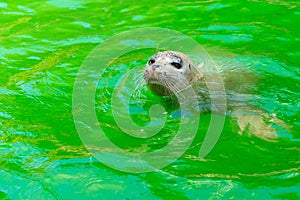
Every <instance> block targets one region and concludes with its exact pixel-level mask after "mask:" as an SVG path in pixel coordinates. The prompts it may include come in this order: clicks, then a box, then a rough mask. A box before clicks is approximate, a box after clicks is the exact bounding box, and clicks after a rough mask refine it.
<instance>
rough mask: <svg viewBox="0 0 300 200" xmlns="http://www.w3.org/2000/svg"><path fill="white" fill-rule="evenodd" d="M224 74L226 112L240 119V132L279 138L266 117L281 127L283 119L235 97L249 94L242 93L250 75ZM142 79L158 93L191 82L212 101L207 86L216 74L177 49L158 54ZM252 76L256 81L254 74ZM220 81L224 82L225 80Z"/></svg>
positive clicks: (202, 97)
mask: <svg viewBox="0 0 300 200" xmlns="http://www.w3.org/2000/svg"><path fill="white" fill-rule="evenodd" d="M221 76H222V78H223V80H224V88H225V90H226V99H227V105H228V107H227V109H228V112H226V113H230V115H231V117H232V118H234V119H235V120H236V121H237V125H238V127H239V131H238V132H239V134H242V133H244V132H246V131H248V132H249V131H250V132H251V133H253V134H255V135H256V136H257V137H259V138H262V139H265V140H269V141H274V140H275V139H276V134H274V133H275V132H276V131H275V130H274V129H273V128H272V127H271V125H270V124H268V123H266V120H265V119H268V120H269V121H272V122H275V123H277V124H279V125H281V126H282V127H284V126H285V125H284V122H282V121H281V120H279V119H277V118H276V117H274V116H273V115H269V114H268V113H267V112H265V111H263V110H261V109H259V108H256V107H254V106H252V105H250V104H249V103H248V102H247V99H244V100H242V103H241V102H240V100H232V99H240V98H239V97H245V96H247V95H245V94H241V93H240V92H241V91H242V92H243V91H245V90H247V88H249V87H248V84H249V83H248V82H247V81H245V80H246V79H247V78H246V76H244V74H239V73H235V72H233V71H224V73H223V72H221ZM237 77H238V78H237ZM143 78H144V80H145V82H146V84H147V86H148V88H149V89H150V90H151V91H152V92H153V93H154V94H156V95H158V96H171V95H173V94H175V93H178V92H180V91H182V90H184V89H185V88H187V87H189V86H191V85H193V86H195V85H196V87H194V88H195V90H197V91H202V92H201V94H200V93H199V94H200V95H199V97H200V101H199V102H200V104H201V102H205V103H207V102H210V98H211V95H210V93H209V90H208V88H207V87H206V85H207V82H214V80H213V79H214V75H211V74H209V75H207V74H206V71H205V70H202V69H201V67H200V66H196V65H195V64H194V62H193V61H192V59H191V58H189V57H188V56H187V55H185V54H184V53H181V52H176V51H163V52H158V53H156V54H155V55H153V56H152V57H151V58H150V59H149V60H148V62H147V64H146V67H145V69H144V72H143ZM207 79H208V80H207ZM249 79H250V80H251V81H252V82H253V78H252V77H251V76H250V78H249ZM243 81H244V82H243ZM251 81H249V82H251ZM220 84H223V82H222V83H220ZM203 91H204V92H203ZM227 92H228V94H227ZM235 92H236V95H235V96H236V97H234V98H232V94H233V93H235ZM223 114H224V113H223Z"/></svg>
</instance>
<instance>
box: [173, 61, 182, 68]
mask: <svg viewBox="0 0 300 200" xmlns="http://www.w3.org/2000/svg"><path fill="white" fill-rule="evenodd" d="M171 65H173V66H174V67H175V68H176V69H181V68H182V65H181V64H180V63H177V62H171Z"/></svg>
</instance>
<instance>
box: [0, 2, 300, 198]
mask: <svg viewBox="0 0 300 200" xmlns="http://www.w3.org/2000/svg"><path fill="white" fill-rule="evenodd" d="M299 6H300V3H299V2H298V1H276V0H272V1H271V0H268V1H264V2H263V1H245V0H243V1H239V2H230V1H199V2H193V1H190V2H189V1H185V2H182V1H172V2H170V1H151V2H150V1H138V2H134V1H98V2H97V1H92V0H91V1H89V0H86V1H85V0H74V1H58V0H48V1H37V2H34V1H28V0H25V1H0V13H1V18H0V22H1V23H0V69H1V76H0V105H1V107H0V180H1V181H0V199H171V198H173V199H229V198H231V199H249V198H252V199H299V198H300V174H299V173H300V104H299V97H300V84H299V80H300V68H299V67H300V65H299V64H300V26H299V22H300V8H299ZM142 27H161V28H168V29H172V30H175V31H179V32H181V33H182V34H185V35H187V36H189V37H191V38H193V39H194V40H196V41H197V42H198V43H199V44H201V45H202V46H203V47H204V48H205V49H206V50H207V51H208V52H209V54H210V55H212V57H213V58H214V59H216V60H219V61H220V62H221V63H223V65H231V66H236V67H238V68H247V69H251V71H252V72H253V73H255V74H256V76H257V77H258V81H257V83H256V84H255V85H254V86H253V88H252V89H253V90H254V91H255V92H254V93H253V94H252V95H253V96H254V97H255V98H253V99H252V102H251V104H253V105H255V106H256V107H257V108H259V109H262V110H264V111H265V112H266V113H269V114H270V115H275V114H276V116H277V118H278V119H280V120H281V121H282V123H284V124H285V126H284V128H282V127H281V128H280V127H279V126H280V125H276V123H273V124H272V126H273V127H274V129H275V130H277V132H276V133H275V135H276V136H277V137H276V139H275V140H267V139H265V138H261V137H257V135H255V134H251V133H250V132H247V131H246V132H243V133H242V134H239V130H238V126H237V122H236V120H235V119H233V118H232V117H231V116H227V117H226V120H225V125H224V128H223V131H222V134H221V137H220V139H219V140H218V142H217V144H216V146H215V147H214V148H213V150H212V151H211V152H210V153H209V154H208V155H207V156H206V157H205V158H204V159H199V158H198V152H199V149H200V147H201V143H202V141H203V137H204V134H203V131H205V130H206V129H207V127H208V124H209V122H210V114H209V113H207V114H202V115H201V127H200V128H199V131H198V134H197V136H196V138H195V141H194V142H193V144H192V145H191V146H190V148H189V149H188V150H187V151H186V153H184V155H183V156H181V158H180V159H178V160H177V161H175V162H174V163H172V164H171V165H169V166H167V167H165V168H163V169H160V170H157V171H155V172H149V173H141V174H131V173H124V172H120V171H117V170H115V169H111V168H109V167H107V166H106V165H104V164H102V163H101V162H99V161H98V160H97V159H95V158H94V157H93V156H92V154H91V153H90V152H89V151H88V150H87V149H86V148H85V146H84V144H83V142H82V141H81V139H80V137H79V135H78V133H77V130H76V128H75V123H74V120H73V115H72V92H73V84H74V82H75V78H76V76H77V72H78V70H79V68H80V66H81V64H82V63H83V61H84V60H85V58H86V56H87V55H88V54H89V53H90V52H91V51H92V50H93V49H94V48H95V47H96V46H97V45H98V44H100V43H102V42H103V41H105V40H107V39H109V38H110V37H112V36H114V35H116V34H118V33H121V32H123V31H126V30H132V29H136V28H142ZM153 52H156V50H155V49H152V50H151V49H150V50H149V49H147V50H145V51H143V50H141V51H137V52H133V53H132V54H127V55H125V56H124V58H123V59H122V58H120V59H117V60H116V61H115V62H114V63H112V65H111V67H110V68H109V69H111V70H110V71H107V73H106V74H105V75H103V76H104V78H103V79H101V81H99V84H98V86H97V92H96V98H95V100H96V104H95V110H96V112H97V116H98V120H99V124H100V125H101V127H102V128H103V130H104V131H106V134H107V135H110V136H109V137H110V138H111V139H112V140H113V141H114V142H115V143H116V144H118V145H119V146H120V147H122V148H127V147H128V148H130V147H132V148H140V149H143V148H146V150H147V148H149V146H150V149H159V148H161V147H162V146H163V145H165V143H166V142H168V140H169V139H170V137H171V136H172V135H174V134H175V133H176V130H177V129H178V124H177V122H176V119H175V121H174V120H173V121H172V123H171V124H167V125H166V128H165V129H163V132H162V133H160V134H159V135H158V137H159V138H152V139H151V140H146V142H145V143H144V144H142V143H141V144H140V143H138V144H137V140H136V139H133V138H130V137H125V136H119V137H118V134H120V130H119V129H118V127H117V125H116V123H115V121H114V118H113V115H112V111H111V106H110V105H111V104H110V100H111V99H110V98H111V94H112V91H113V89H114V85H115V84H116V83H117V81H118V78H119V77H120V74H122V73H123V72H124V71H125V70H126V69H127V68H134V67H135V66H137V65H143V64H144V63H146V62H147V59H149V57H150V56H151V55H152V54H153ZM137 58H138V59H137ZM243 78H244V77H240V80H243ZM142 95H144V96H146V97H144V98H146V100H148V101H146V102H148V103H149V104H150V103H151V102H152V101H159V99H158V97H155V96H154V95H151V93H150V92H149V91H147V88H143V93H142ZM151 99H152V100H151ZM146 107H147V106H146ZM129 110H130V113H131V114H132V117H133V119H134V120H135V121H136V123H138V124H143V122H144V121H145V120H146V121H147V111H145V110H142V109H141V108H140V107H135V105H134V104H133V105H132V106H130V109H129ZM178 123H179V122H178ZM204 133H205V132H204ZM156 139H160V140H159V141H156ZM139 142H140V141H139ZM147 145H148V146H147Z"/></svg>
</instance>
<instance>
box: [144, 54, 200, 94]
mask: <svg viewBox="0 0 300 200" xmlns="http://www.w3.org/2000/svg"><path fill="white" fill-rule="evenodd" d="M143 77H144V80H145V81H146V83H147V85H148V87H149V88H150V90H151V91H152V92H153V93H154V94H156V95H159V96H169V95H172V94H174V93H176V92H179V91H181V90H183V89H185V88H187V87H188V86H190V85H191V84H192V83H193V82H195V81H197V80H199V79H201V78H202V77H203V74H202V73H201V72H200V71H199V70H198V68H197V66H196V65H195V64H194V62H193V61H192V60H191V59H190V58H189V57H188V56H186V55H185V54H183V53H181V52H176V51H164V52H158V53H156V54H155V55H153V56H152V57H151V58H150V59H149V61H148V63H147V64H146V68H145V70H144V73H143Z"/></svg>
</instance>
